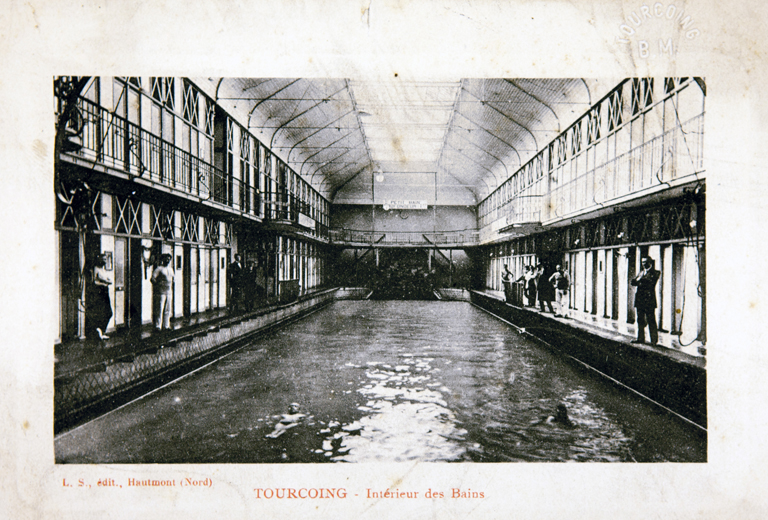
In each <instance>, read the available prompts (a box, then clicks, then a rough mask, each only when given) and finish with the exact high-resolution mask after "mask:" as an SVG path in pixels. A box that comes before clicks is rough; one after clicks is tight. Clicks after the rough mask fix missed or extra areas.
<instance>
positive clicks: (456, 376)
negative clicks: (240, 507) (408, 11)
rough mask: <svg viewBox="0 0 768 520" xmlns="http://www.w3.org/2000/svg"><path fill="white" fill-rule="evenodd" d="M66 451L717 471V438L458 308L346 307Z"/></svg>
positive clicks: (128, 410) (78, 436)
mask: <svg viewBox="0 0 768 520" xmlns="http://www.w3.org/2000/svg"><path fill="white" fill-rule="evenodd" d="M292 403H295V405H294V408H291V405H292ZM558 404H563V405H565V408H566V410H567V415H568V419H567V420H565V421H557V420H553V418H552V417H553V416H555V412H556V409H557V406H558ZM55 448H56V460H57V462H60V463H62V462H63V463H67V462H76V463H82V462H99V463H113V462H122V463H130V462H136V463H150V462H178V463H200V462H215V463H227V462H229V463H258V462H265V463H266V462H268V463H274V462H401V461H424V462H437V461H464V462H513V461H519V462H525V461H529V462H530V461H546V462H555V461H595V462H633V461H637V462H646V461H676V462H686V461H692V462H704V461H706V436H705V435H704V434H703V432H700V431H697V430H696V429H695V428H694V427H692V426H691V425H688V424H686V423H685V422H683V421H682V420H680V419H679V418H677V417H675V416H673V415H671V414H669V413H667V412H665V411H663V410H661V409H659V408H657V407H655V406H654V405H652V404H650V403H648V402H647V401H645V400H643V399H641V398H640V397H638V396H636V395H634V394H632V393H630V392H628V391H627V390H625V389H622V388H619V387H616V386H614V385H613V384H611V383H609V382H607V381H605V380H603V379H600V378H599V376H597V375H595V374H594V373H591V372H589V371H586V370H585V369H583V368H581V367H579V366H578V365H575V364H574V363H572V362H569V361H568V360H566V359H565V358H564V357H563V356H562V355H560V354H559V353H557V352H552V351H550V350H549V349H547V348H546V347H543V346H541V345H539V344H537V343H536V342H534V341H532V340H531V339H529V338H527V337H525V336H523V335H521V334H519V333H518V332H516V331H515V329H513V328H512V327H510V326H509V325H507V324H505V323H504V322H502V321H499V320H497V319H496V318H494V317H492V316H490V315H489V314H487V313H485V312H484V311H482V310H480V309H478V308H476V307H474V306H472V305H471V304H469V303H466V302H447V301H354V302H353V301H338V302H335V303H333V304H332V305H330V306H328V307H325V308H323V309H321V310H319V311H317V312H315V313H313V314H311V315H309V316H307V317H305V318H303V319H301V320H299V321H297V322H294V323H292V324H290V325H288V326H286V327H284V328H282V329H279V330H277V331H274V332H272V333H269V334H267V335H264V336H262V337H260V338H258V339H256V340H255V341H254V342H253V343H251V344H249V345H248V346H246V347H244V348H242V349H240V350H238V351H236V352H235V353H233V354H230V355H229V356H226V357H224V358H223V359H220V360H219V361H217V362H216V363H214V364H211V365H209V366H207V367H205V368H204V369H202V370H199V371H197V372H195V373H193V374H192V375H190V376H188V377H186V378H184V379H181V380H179V381H177V382H175V383H173V384H171V385H168V386H166V387H164V388H161V389H159V390H157V391H155V392H153V393H151V394H149V395H148V396H145V397H144V398H142V399H140V400H137V401H135V402H133V403H131V404H129V405H127V406H125V407H123V408H120V409H118V410H116V411H114V412H112V413H109V414H107V415H105V416H102V417H100V418H98V419H96V420H94V421H92V422H90V423H87V424H85V425H83V426H81V427H80V428H77V429H74V430H71V431H69V432H66V433H64V434H62V435H60V436H58V437H57V438H56V441H55Z"/></svg>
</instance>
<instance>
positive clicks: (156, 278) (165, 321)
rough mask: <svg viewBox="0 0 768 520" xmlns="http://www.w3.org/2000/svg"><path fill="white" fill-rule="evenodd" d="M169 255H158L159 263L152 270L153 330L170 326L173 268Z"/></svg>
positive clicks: (160, 329)
mask: <svg viewBox="0 0 768 520" xmlns="http://www.w3.org/2000/svg"><path fill="white" fill-rule="evenodd" d="M170 263H171V255H169V254H164V255H161V256H160V265H158V266H157V267H155V270H154V271H153V272H152V278H151V280H150V281H151V282H152V286H153V296H154V299H155V305H154V308H155V323H154V325H155V332H160V331H162V330H163V329H170V328H171V289H172V288H173V275H174V272H173V268H172V267H171V266H170V265H169V264H170Z"/></svg>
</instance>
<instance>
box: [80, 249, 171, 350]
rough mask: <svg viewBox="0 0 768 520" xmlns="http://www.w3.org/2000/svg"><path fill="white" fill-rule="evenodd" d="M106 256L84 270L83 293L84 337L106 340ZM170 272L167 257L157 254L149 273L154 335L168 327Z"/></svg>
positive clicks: (108, 271) (109, 313)
mask: <svg viewBox="0 0 768 520" xmlns="http://www.w3.org/2000/svg"><path fill="white" fill-rule="evenodd" d="M107 258H108V256H107V255H106V254H103V253H102V254H100V255H99V256H97V257H96V260H95V261H94V263H93V268H92V269H87V270H86V276H85V279H86V280H87V281H88V292H87V294H86V337H89V338H96V339H98V340H101V341H103V340H106V339H109V336H107V334H106V330H107V327H108V326H109V323H110V321H112V316H113V314H114V313H113V310H112V298H111V297H110V294H109V286H110V285H112V283H113V281H112V274H111V268H108V267H107ZM173 277H174V271H173V266H172V265H171V255H169V254H163V255H160V258H159V259H158V262H157V264H156V265H155V267H154V269H153V271H152V278H151V279H150V281H151V282H152V288H153V291H152V296H153V299H154V302H153V320H152V323H153V325H154V329H155V332H160V331H162V330H163V329H170V328H171V301H172V293H173Z"/></svg>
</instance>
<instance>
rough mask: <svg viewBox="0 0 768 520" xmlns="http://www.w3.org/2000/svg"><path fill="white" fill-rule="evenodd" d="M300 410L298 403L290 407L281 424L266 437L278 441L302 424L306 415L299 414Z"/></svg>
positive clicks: (281, 419)
mask: <svg viewBox="0 0 768 520" xmlns="http://www.w3.org/2000/svg"><path fill="white" fill-rule="evenodd" d="M299 408H300V406H299V404H298V403H291V405H290V406H289V407H288V413H284V414H283V415H282V417H281V418H280V422H278V423H277V424H276V425H275V429H274V431H273V432H272V433H268V434H267V435H266V437H270V438H272V439H277V438H278V437H280V436H281V435H282V434H284V433H285V432H287V431H288V430H290V429H291V428H295V427H296V426H298V425H299V424H301V422H302V421H303V420H304V418H305V417H306V415H305V414H303V413H299Z"/></svg>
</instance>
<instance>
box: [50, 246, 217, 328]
mask: <svg viewBox="0 0 768 520" xmlns="http://www.w3.org/2000/svg"><path fill="white" fill-rule="evenodd" d="M100 247H101V240H99V238H98V237H95V236H93V235H89V236H88V237H87V241H86V257H87V258H95V257H96V256H97V255H98V253H99V251H100ZM155 248H156V251H154V252H155V253H156V256H159V254H160V253H163V252H165V253H169V254H171V255H172V258H173V260H172V263H173V267H174V270H175V271H176V279H177V281H176V282H175V283H174V291H173V302H172V309H173V313H172V315H173V316H174V317H180V316H184V317H190V316H191V315H193V314H195V313H198V312H203V311H206V310H209V309H211V308H216V307H222V306H225V305H226V298H225V296H224V294H223V291H221V290H220V289H223V287H222V281H223V278H224V277H225V273H226V265H228V255H227V254H226V250H224V249H217V248H203V247H198V246H194V245H190V244H184V245H169V244H164V245H161V244H160V243H159V242H158V243H156V245H155ZM161 248H162V249H161ZM107 249H108V248H107ZM142 252H143V248H142V243H141V239H139V238H126V237H114V251H113V272H112V275H113V280H114V293H113V300H112V309H113V318H112V322H111V326H113V327H115V328H126V327H127V328H130V329H135V330H137V331H138V330H140V329H141V325H142V323H143V322H145V321H149V320H150V319H151V318H152V310H151V309H152V290H151V288H150V287H149V285H150V284H149V278H150V277H151V276H152V266H149V265H146V266H145V263H144V259H143V258H142ZM78 258H79V252H78V236H77V233H74V232H69V231H63V232H62V233H61V261H60V284H61V325H60V327H61V331H60V332H61V339H62V340H64V341H67V340H72V339H76V338H77V337H78V336H79V335H80V334H81V333H82V332H81V331H79V330H78V308H79V303H78V301H79V297H80V284H79V280H80V275H79V260H78ZM145 300H146V301H145Z"/></svg>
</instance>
